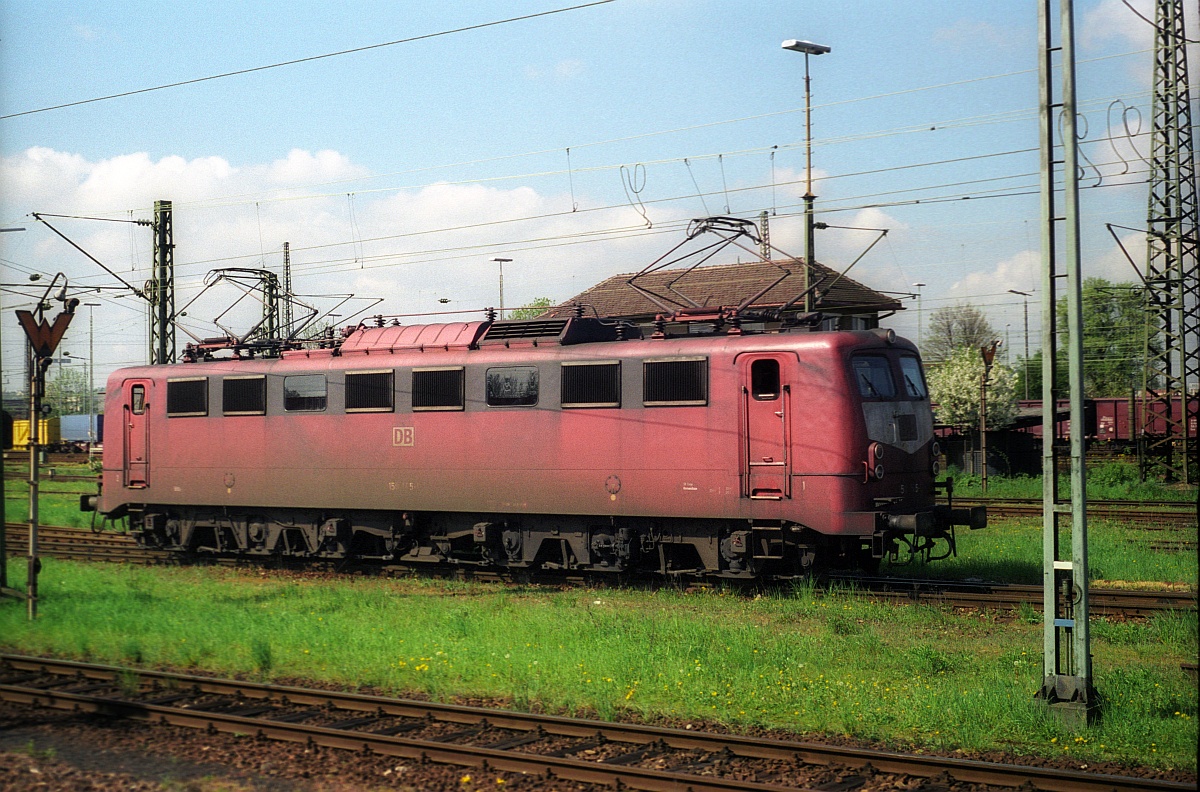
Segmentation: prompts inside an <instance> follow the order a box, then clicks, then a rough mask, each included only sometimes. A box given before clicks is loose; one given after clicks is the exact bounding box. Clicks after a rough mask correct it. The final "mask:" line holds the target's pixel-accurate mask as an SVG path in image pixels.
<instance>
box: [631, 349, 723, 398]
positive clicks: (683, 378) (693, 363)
mask: <svg viewBox="0 0 1200 792" xmlns="http://www.w3.org/2000/svg"><path fill="white" fill-rule="evenodd" d="M642 366H643V370H642V403H643V404H645V405H646V406H647V407H681V406H704V405H706V404H708V358H672V359H670V360H646V361H644V362H643V364H642Z"/></svg>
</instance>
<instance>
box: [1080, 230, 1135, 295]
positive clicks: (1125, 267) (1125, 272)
mask: <svg viewBox="0 0 1200 792" xmlns="http://www.w3.org/2000/svg"><path fill="white" fill-rule="evenodd" d="M1120 239H1121V242H1120V244H1119V245H1118V244H1117V243H1115V242H1114V243H1113V245H1112V247H1110V248H1108V249H1107V250H1106V251H1105V252H1104V253H1101V254H1100V255H1098V256H1094V257H1089V258H1085V260H1084V261H1083V263H1082V268H1083V274H1084V277H1088V278H1106V279H1107V280H1110V281H1113V282H1115V283H1124V282H1127V281H1138V280H1139V277H1138V272H1145V269H1146V234H1145V233H1143V232H1141V231H1132V232H1129V233H1126V234H1123V235H1122V236H1121V237H1120ZM1130 259H1132V260H1133V263H1132V264H1131V263H1130ZM1135 265H1136V267H1137V269H1136V270H1135V269H1134V266H1135Z"/></svg>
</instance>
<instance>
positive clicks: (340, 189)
mask: <svg viewBox="0 0 1200 792" xmlns="http://www.w3.org/2000/svg"><path fill="white" fill-rule="evenodd" d="M369 175H371V174H369V173H368V172H367V171H366V169H364V168H363V167H362V166H360V165H358V164H356V163H355V162H353V161H351V160H350V159H349V158H348V157H346V156H345V155H343V154H340V153H339V152H336V151H319V152H308V151H303V150H293V151H290V152H288V153H287V155H286V156H284V157H281V158H278V159H276V160H274V161H271V162H265V163H248V164H244V165H242V166H240V167H235V166H233V165H232V164H230V162H229V161H228V160H226V159H224V158H222V157H200V158H195V159H186V158H183V157H178V156H167V157H162V158H159V159H154V158H152V157H150V156H149V155H148V154H146V153H140V152H139V153H130V154H124V155H120V156H116V157H112V158H108V159H104V160H99V161H90V160H88V159H86V158H85V157H82V156H80V155H78V154H73V153H69V152H60V151H54V150H52V149H47V148H32V149H29V150H27V151H25V152H22V153H21V154H17V155H14V156H11V157H7V158H4V159H3V160H0V184H3V186H4V189H3V190H2V191H0V201H3V206H2V209H0V216H3V217H4V218H6V221H14V220H17V219H18V218H20V217H22V216H24V215H27V214H28V213H29V212H31V211H41V212H51V213H57V214H67V215H82V216H89V217H106V218H111V219H115V220H130V219H135V220H148V219H149V218H150V216H151V208H152V206H153V203H154V201H155V200H157V199H169V200H171V201H173V203H174V215H173V220H174V242H175V266H176V283H177V295H176V307H177V309H180V308H182V306H183V305H184V304H185V303H187V302H188V301H190V300H192V299H193V298H194V297H195V296H196V294H197V293H198V292H199V291H200V288H201V284H202V281H203V279H204V277H205V275H206V273H208V272H209V271H210V270H213V269H217V268H225V267H246V268H260V267H268V268H270V269H271V270H273V271H275V272H276V273H280V272H281V270H282V245H283V243H284V242H285V241H287V242H289V243H290V246H291V260H292V263H293V280H294V284H295V288H296V291H297V292H299V293H305V294H335V293H336V294H344V293H347V292H355V293H356V294H360V295H370V296H372V297H374V296H379V297H383V298H385V299H384V302H383V303H382V304H380V305H379V306H377V307H375V308H372V309H371V311H370V313H372V314H374V313H378V312H382V313H384V314H400V313H411V312H420V311H433V310H440V309H444V308H445V307H446V306H445V305H443V304H441V303H439V302H438V300H439V298H445V299H449V300H451V301H452V302H451V303H450V304H449V306H450V307H451V308H457V309H479V308H483V307H486V306H489V305H496V304H497V302H498V297H497V290H498V289H497V276H496V269H495V265H494V264H493V263H491V261H490V259H492V258H493V257H496V256H504V257H507V258H512V259H513V263H512V264H511V265H506V266H505V272H504V275H505V298H506V302H507V304H508V305H509V306H517V305H521V304H524V303H527V302H530V301H532V300H533V299H535V298H537V297H549V298H551V299H553V300H565V299H567V298H569V297H571V296H573V295H574V294H576V293H578V292H580V291H583V290H584V289H586V288H588V287H589V286H591V285H592V284H594V283H595V282H596V281H598V280H600V279H601V278H604V277H607V276H609V275H612V274H615V273H618V272H630V271H637V270H638V269H640V268H641V267H643V266H644V265H645V264H646V263H647V262H649V261H652V260H654V259H655V258H657V257H658V256H659V255H661V253H663V252H664V251H665V250H666V249H668V248H669V247H670V246H671V245H673V244H675V242H676V241H678V239H676V238H672V237H663V236H661V235H658V234H647V235H645V236H641V235H631V234H630V233H629V231H628V229H630V228H634V229H636V228H637V227H638V226H639V225H640V223H639V222H638V218H637V216H636V215H635V214H634V212H633V210H632V209H631V208H629V207H627V206H622V207H620V208H618V209H615V210H613V211H604V212H571V211H569V210H570V206H571V203H570V198H569V197H568V196H566V195H560V194H546V193H542V192H539V191H538V190H536V189H534V188H532V187H529V186H516V187H512V188H502V187H496V186H490V185H479V184H466V185H459V184H445V183H439V184H432V185H428V186H425V187H422V188H415V189H403V190H401V189H397V190H380V191H374V190H372V191H362V192H354V188H355V187H357V186H359V185H357V184H355V183H353V182H349V183H346V184H341V183H340V182H344V181H345V180H347V179H350V180H353V179H358V178H363V177H366V176H369ZM330 183H338V186H337V189H336V190H335V189H332V188H331V187H330V186H329V185H330ZM577 200H579V201H580V202H581V203H582V204H583V205H592V206H594V205H597V204H600V203H601V202H600V201H597V200H592V199H591V197H590V196H587V195H585V194H582V193H580V194H578V195H577ZM651 216H652V218H653V219H654V220H655V222H656V223H665V222H669V221H671V220H675V219H680V218H681V217H682V216H683V215H682V213H681V212H679V211H674V210H671V209H669V208H664V207H657V206H656V207H653V208H652V210H651ZM53 222H54V224H55V226H56V227H57V228H59V229H60V230H62V231H63V233H65V234H67V235H68V236H69V237H70V238H71V239H72V240H73V241H74V242H76V243H78V244H79V245H80V246H81V247H83V248H84V249H85V250H86V251H88V253H89V254H91V255H93V256H95V257H97V258H98V259H99V260H100V261H102V262H104V264H105V265H106V266H107V267H109V268H110V269H112V270H114V271H115V272H116V273H117V274H118V275H119V276H120V277H121V278H123V279H125V280H127V281H128V282H130V283H132V284H134V285H136V286H141V285H142V284H143V283H144V282H145V281H146V279H147V278H149V277H150V271H149V267H150V264H151V259H152V235H151V231H150V229H149V228H146V227H144V226H138V225H134V224H130V223H110V222H94V221H86V220H69V219H62V220H54V221H53ZM22 224H23V225H25V226H27V227H28V229H29V230H28V231H27V232H25V233H23V234H6V235H2V236H0V257H2V258H4V259H7V260H8V261H9V262H12V264H8V265H6V266H14V265H15V266H16V267H18V268H20V269H22V270H35V271H40V272H44V273H53V272H57V271H62V272H64V273H65V274H66V275H67V276H68V277H69V278H70V281H71V284H72V287H73V288H75V289H79V288H82V287H86V286H89V285H117V283H118V282H117V280H116V279H115V278H114V277H113V276H112V275H109V274H107V273H105V272H104V271H102V270H101V269H100V268H99V267H97V266H96V265H95V264H93V263H92V262H91V261H89V260H88V259H87V258H86V257H84V256H83V255H81V254H79V253H78V252H77V251H75V250H73V249H72V248H71V247H70V246H69V245H68V244H67V243H66V242H64V241H63V240H61V239H60V238H58V237H57V236H55V235H54V234H53V233H52V232H50V231H49V230H48V229H46V228H44V227H42V226H40V225H39V224H37V223H36V222H23V223H22ZM613 229H626V230H625V231H621V232H618V233H608V234H605V232H606V231H609V232H611V231H612V230H613ZM657 230H658V229H657V228H656V229H655V231H657ZM18 237H19V238H18ZM592 239H595V240H596V241H595V242H592V241H591V240H592ZM577 243H583V244H577ZM235 298H236V293H235V292H233V291H230V290H228V289H226V290H225V291H223V292H221V293H220V294H219V295H209V296H206V297H204V298H202V299H201V300H200V301H198V302H197V303H196V304H195V305H194V306H192V307H191V308H189V309H188V317H187V318H186V320H185V321H186V324H187V327H188V328H189V329H190V330H192V332H194V333H196V334H197V335H201V336H205V335H209V336H210V335H213V334H215V332H216V328H215V327H214V326H213V325H212V324H211V319H212V318H213V317H215V316H217V314H218V313H220V311H221V309H223V308H224V307H225V306H226V305H228V304H229V303H230V302H232V301H233V300H234V299H235ZM5 300H6V304H8V305H12V304H13V300H14V298H13V297H12V296H6V298H5ZM364 304H365V303H361V302H360V303H356V304H355V305H350V306H345V307H343V308H341V309H339V311H338V313H340V314H341V315H342V317H343V320H345V319H348V317H349V316H350V315H351V314H353V313H354V312H355V311H357V310H358V309H359V308H361V307H363V305H364ZM330 305H332V302H331V301H324V302H322V303H321V306H322V307H328V306H330ZM255 310H257V309H255V305H254V303H253V302H252V301H247V302H246V303H244V305H243V307H242V308H241V309H239V312H237V313H235V315H234V317H233V320H236V321H231V322H225V324H226V325H227V326H233V327H235V328H240V329H245V328H246V327H248V326H249V324H250V323H252V321H253V319H252V317H251V316H250V315H251V314H253V313H254V312H255ZM143 316H144V308H143V307H142V306H141V303H140V302H138V301H137V300H136V299H135V298H125V299H122V300H120V301H118V302H113V300H112V299H111V298H109V297H107V296H106V297H105V304H104V305H103V306H102V307H101V308H98V309H97V314H96V326H97V328H98V330H97V333H98V339H99V334H100V330H99V328H100V327H105V328H122V329H121V330H119V331H118V330H111V331H110V330H107V329H106V330H105V332H107V333H109V335H110V338H109V340H108V341H107V343H106V344H101V345H100V346H98V347H97V349H98V351H99V350H101V349H105V350H108V352H107V354H108V356H109V357H110V358H112V360H113V361H114V362H115V361H117V360H122V359H120V358H113V357H112V356H113V355H125V356H126V357H125V358H124V359H123V361H124V362H127V363H128V362H134V361H135V360H137V359H138V358H139V357H140V354H141V353H140V352H139V351H138V350H140V349H141V348H142V347H141V344H142V343H143V342H142V341H141V334H142V333H144V329H143V325H144V321H145V320H144V318H143ZM410 321H422V320H420V319H413V320H410ZM237 322H243V324H241V325H239V324H238V323H237ZM180 339H181V342H180V343H181V345H182V343H183V341H184V340H186V339H185V336H184V334H182V333H181V334H180ZM130 350H133V352H131V351H130ZM130 356H132V357H130ZM99 365H101V366H103V365H104V359H103V358H101V360H100V363H99Z"/></svg>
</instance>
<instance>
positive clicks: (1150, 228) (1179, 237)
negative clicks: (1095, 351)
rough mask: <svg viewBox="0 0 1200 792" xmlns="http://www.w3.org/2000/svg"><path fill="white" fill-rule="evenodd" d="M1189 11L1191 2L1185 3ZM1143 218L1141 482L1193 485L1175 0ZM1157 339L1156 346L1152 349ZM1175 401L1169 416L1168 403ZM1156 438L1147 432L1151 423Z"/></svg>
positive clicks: (1192, 241) (1162, 39)
mask: <svg viewBox="0 0 1200 792" xmlns="http://www.w3.org/2000/svg"><path fill="white" fill-rule="evenodd" d="M1190 5H1191V8H1192V9H1193V10H1195V8H1196V6H1195V3H1192V4H1190ZM1155 7H1156V11H1155V17H1154V19H1155V23H1154V28H1155V30H1156V33H1155V39H1154V87H1153V91H1152V99H1151V110H1150V113H1151V117H1152V125H1151V132H1150V199H1149V203H1148V206H1147V218H1146V228H1147V233H1146V243H1147V254H1146V274H1145V281H1146V290H1145V295H1146V340H1145V356H1144V359H1145V361H1146V362H1145V368H1144V373H1143V378H1142V425H1141V426H1140V427H1139V429H1140V430H1141V431H1140V433H1139V434H1140V438H1139V442H1138V461H1139V463H1140V467H1141V471H1142V477H1143V478H1146V477H1148V476H1151V475H1157V476H1164V477H1165V478H1167V479H1170V480H1174V481H1181V482H1184V483H1192V482H1195V481H1196V477H1197V475H1198V471H1197V467H1200V459H1198V456H1200V448H1198V441H1197V438H1196V429H1194V428H1193V427H1195V426H1196V423H1197V421H1198V420H1200V414H1198V413H1200V409H1198V408H1197V407H1196V406H1195V404H1196V403H1195V402H1194V401H1192V400H1190V399H1189V398H1188V386H1189V384H1190V385H1193V386H1194V385H1195V384H1196V383H1197V381H1200V348H1198V345H1200V304H1198V303H1200V263H1198V261H1197V260H1198V251H1200V239H1198V238H1197V237H1198V235H1200V228H1198V226H1200V222H1198V218H1200V208H1198V204H1197V188H1196V160H1195V150H1194V148H1193V146H1192V110H1191V101H1192V100H1191V94H1190V90H1189V89H1190V85H1189V82H1188V73H1187V38H1186V35H1185V31H1184V17H1183V11H1184V2H1183V0H1156V2H1155ZM1155 340H1157V341H1158V342H1159V343H1157V344H1155V343H1153V342H1154V341H1155ZM1175 398H1178V399H1179V400H1180V402H1181V404H1180V410H1179V412H1178V413H1176V412H1175V411H1174V409H1173V405H1172V402H1173V400H1174V399H1175ZM1156 424H1157V425H1159V426H1164V427H1165V428H1166V431H1165V432H1162V433H1159V434H1151V431H1150V430H1151V429H1152V428H1154V427H1155V425H1156Z"/></svg>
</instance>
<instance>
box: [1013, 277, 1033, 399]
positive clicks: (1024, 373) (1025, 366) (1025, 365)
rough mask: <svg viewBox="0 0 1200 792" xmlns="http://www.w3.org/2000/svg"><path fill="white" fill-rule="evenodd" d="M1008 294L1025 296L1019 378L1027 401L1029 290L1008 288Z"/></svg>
mask: <svg viewBox="0 0 1200 792" xmlns="http://www.w3.org/2000/svg"><path fill="white" fill-rule="evenodd" d="M1008 293H1009V294H1016V295H1018V296H1020V297H1023V298H1025V299H1024V300H1023V302H1024V303H1025V357H1024V359H1023V361H1022V363H1021V379H1022V380H1023V381H1024V382H1025V401H1029V298H1030V296H1031V295H1030V293H1029V292H1023V291H1017V290H1016V289H1009V290H1008Z"/></svg>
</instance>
